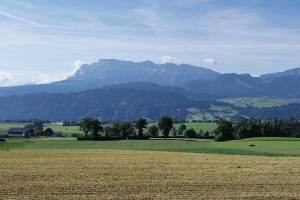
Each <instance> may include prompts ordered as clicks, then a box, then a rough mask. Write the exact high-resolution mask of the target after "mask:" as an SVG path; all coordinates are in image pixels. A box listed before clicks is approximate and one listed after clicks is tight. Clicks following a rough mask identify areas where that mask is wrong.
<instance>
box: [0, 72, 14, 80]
mask: <svg viewBox="0 0 300 200" xmlns="http://www.w3.org/2000/svg"><path fill="white" fill-rule="evenodd" d="M12 80H13V76H12V75H11V74H9V73H4V72H0V83H8V82H10V81H12Z"/></svg>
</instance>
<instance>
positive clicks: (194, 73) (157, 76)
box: [0, 59, 300, 121]
mask: <svg viewBox="0 0 300 200" xmlns="http://www.w3.org/2000/svg"><path fill="white" fill-rule="evenodd" d="M299 85H300V68H295V69H291V70H288V71H285V72H278V73H273V74H265V75H261V76H259V77H253V76H251V75H249V74H234V73H231V74H221V73H218V72H215V71H213V70H210V69H207V68H204V67H198V66H192V65H187V64H181V65H176V64H173V63H166V64H155V63H153V62H151V61H144V62H131V61H121V60H115V59H101V60H99V61H98V62H96V63H93V64H90V65H87V64H85V65H83V66H81V68H80V69H79V70H78V71H77V72H76V73H75V74H74V75H73V76H71V77H69V78H67V79H66V80H62V81H58V82H54V83H50V84H41V85H38V84H37V85H23V86H13V87H2V88H0V120H6V119H11V120H12V119H33V118H39V119H45V120H46V119H47V120H52V121H62V120H79V119H80V118H81V117H84V116H88V115H93V116H99V117H101V118H102V119H103V120H107V121H110V120H134V119H136V118H138V117H146V118H149V119H150V120H156V119H157V118H158V117H160V116H161V115H170V116H173V117H176V118H178V119H194V118H195V117H196V118H197V116H198V117H199V116H200V115H201V117H200V119H202V120H203V119H204V120H205V119H210V118H209V117H207V115H208V113H209V115H211V116H213V117H214V118H222V117H260V118H264V115H263V110H262V109H263V108H254V107H253V108H247V109H245V108H240V107H237V106H234V105H232V104H228V103H226V102H220V101H219V99H223V98H237V97H238V98H241V97H252V98H259V97H280V98H287V99H290V98H300V89H299ZM284 106H285V107H286V109H285V108H284ZM284 106H283V107H281V108H280V109H277V110H278V112H277V113H276V117H278V113H279V114H280V113H282V116H284V117H285V118H286V117H289V116H293V117H295V116H296V115H297V116H298V113H297V112H295V113H291V114H286V112H285V111H286V110H289V109H290V105H284ZM297 106H298V104H293V108H294V107H297ZM216 108H218V109H216ZM220 108H222V109H221V110H222V111H220ZM268 109H270V108H268ZM294 110H295V109H294ZM296 110H297V109H296ZM289 111H290V110H289ZM270 113H273V112H272V111H270V112H269V114H268V115H266V117H268V118H272V115H270ZM258 114H259V115H258ZM294 115H295V116H294ZM274 116H275V113H274ZM279 116H280V115H279Z"/></svg>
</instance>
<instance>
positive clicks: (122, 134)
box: [79, 116, 211, 139]
mask: <svg viewBox="0 0 300 200" xmlns="http://www.w3.org/2000/svg"><path fill="white" fill-rule="evenodd" d="M79 125H80V130H81V131H83V132H84V133H85V138H100V137H105V138H119V139H147V138H149V137H164V138H167V137H170V136H172V137H187V138H201V137H206V138H209V137H211V136H210V135H209V133H208V132H203V131H200V132H198V133H197V132H196V131H195V130H194V129H187V127H186V125H185V124H182V125H180V126H179V129H178V130H177V129H176V128H175V126H174V120H173V119H172V118H171V117H168V116H162V117H161V118H160V119H159V120H158V123H157V124H151V125H149V123H148V121H147V120H146V119H144V118H141V119H139V120H137V121H134V122H129V121H121V122H114V123H112V124H110V125H106V126H103V125H102V124H101V122H100V120H99V119H98V118H93V117H85V118H83V119H82V120H81V121H80V123H79Z"/></svg>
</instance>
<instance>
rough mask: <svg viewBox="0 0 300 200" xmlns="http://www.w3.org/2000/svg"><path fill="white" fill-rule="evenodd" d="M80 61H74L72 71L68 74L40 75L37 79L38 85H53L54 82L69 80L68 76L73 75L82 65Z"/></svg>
mask: <svg viewBox="0 0 300 200" xmlns="http://www.w3.org/2000/svg"><path fill="white" fill-rule="evenodd" d="M82 64H83V63H82V61H81V60H75V61H74V63H73V69H72V70H71V71H70V72H66V73H62V74H41V75H39V76H38V77H37V83H38V84H47V83H53V82H56V81H61V80H65V79H67V78H69V77H70V76H72V75H74V74H75V73H76V72H77V71H78V70H79V69H80V67H81V65H82Z"/></svg>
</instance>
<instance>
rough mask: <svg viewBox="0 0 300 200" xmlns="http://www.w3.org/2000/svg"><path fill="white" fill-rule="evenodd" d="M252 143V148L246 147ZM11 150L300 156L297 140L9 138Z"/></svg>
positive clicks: (0, 145)
mask: <svg viewBox="0 0 300 200" xmlns="http://www.w3.org/2000/svg"><path fill="white" fill-rule="evenodd" d="M252 144H254V145H255V147H250V146H249V145H252ZM11 149H126V150H149V151H170V152H192V153H216V154H231V155H267V156H300V141H297V140H294V141H287V140H280V138H279V139H276V138H275V139H273V141H265V140H260V139H252V140H241V141H230V142H224V143H217V142H213V141H210V140H199V141H183V140H181V141H178V140H177V141H176V140H175V141H173V140H148V141H126V140H123V141H105V142H94V141H76V140H74V139H71V138H36V139H9V140H7V141H6V142H1V143H0V150H11Z"/></svg>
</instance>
